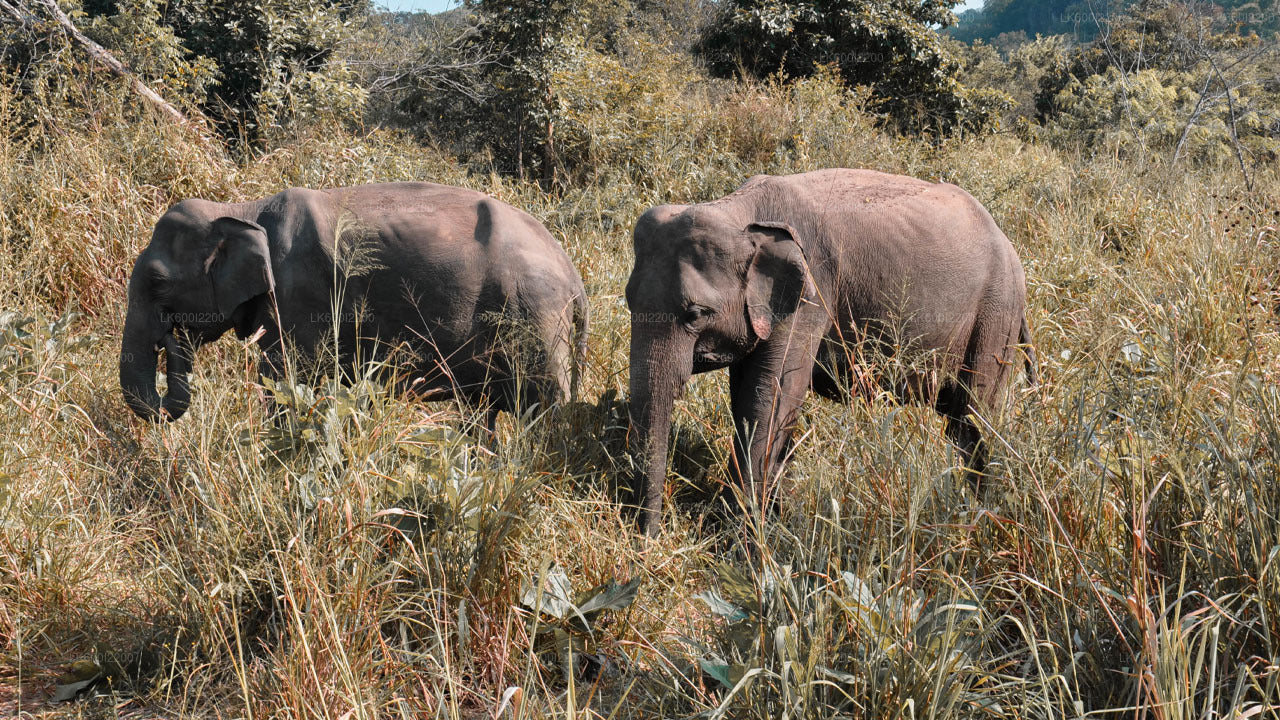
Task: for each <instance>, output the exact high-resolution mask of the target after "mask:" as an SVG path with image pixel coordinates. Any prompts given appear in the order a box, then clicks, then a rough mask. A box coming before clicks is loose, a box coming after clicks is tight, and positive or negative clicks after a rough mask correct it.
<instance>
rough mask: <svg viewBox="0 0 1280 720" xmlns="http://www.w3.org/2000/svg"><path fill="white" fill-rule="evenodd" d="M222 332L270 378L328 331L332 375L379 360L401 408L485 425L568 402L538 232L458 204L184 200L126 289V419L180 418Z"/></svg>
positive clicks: (576, 354)
mask: <svg viewBox="0 0 1280 720" xmlns="http://www.w3.org/2000/svg"><path fill="white" fill-rule="evenodd" d="M228 330H232V331H234V332H235V334H236V336H237V337H239V338H241V339H246V338H249V337H252V336H254V335H255V334H256V335H257V336H258V338H259V339H258V344H259V347H261V348H262V349H263V351H264V352H263V354H262V359H261V361H260V362H259V368H260V370H261V371H262V373H263V374H264V375H266V376H268V377H277V376H279V375H280V373H281V372H282V370H283V363H284V358H285V357H286V356H285V354H284V350H285V349H286V347H288V346H291V347H292V349H296V350H297V351H299V353H298V355H297V357H303V358H307V357H311V358H314V357H316V356H317V353H318V351H319V350H320V349H321V347H322V345H323V347H326V348H327V347H330V346H331V343H332V342H333V339H334V336H335V334H336V336H337V337H336V339H337V344H336V347H337V350H338V352H337V355H338V359H339V361H340V362H343V363H349V362H351V361H352V360H353V359H355V358H360V359H362V360H373V361H382V362H384V363H385V364H386V365H389V366H392V367H395V368H397V370H399V371H400V372H399V373H398V375H397V377H398V382H400V383H401V389H402V390H405V391H407V392H409V393H412V394H413V395H415V396H420V397H423V398H425V399H432V398H445V397H458V398H460V399H464V400H466V401H471V402H476V403H480V404H483V405H484V406H485V407H487V408H488V409H489V410H490V416H489V422H490V427H492V420H493V416H494V414H496V413H497V412H498V411H499V410H502V409H511V408H512V407H513V406H514V404H515V403H516V402H519V401H528V402H535V401H546V402H550V401H555V400H560V399H562V398H564V397H566V396H568V395H570V394H572V393H573V392H575V385H576V381H577V372H578V368H579V367H580V365H581V361H582V355H583V353H584V351H585V345H584V342H585V338H586V330H587V304H586V295H585V293H584V291H583V287H582V280H581V278H580V277H579V276H578V273H577V271H576V270H575V269H574V266H573V264H572V263H571V262H570V260H569V258H568V257H567V256H566V255H565V252H564V249H563V248H562V247H561V246H560V244H559V243H558V242H557V241H556V240H555V238H553V237H552V236H551V234H550V233H549V232H547V230H546V228H544V227H543V226H542V225H541V224H539V223H538V221H537V220H535V219H534V218H532V217H531V216H529V215H528V214H527V213H524V212H522V211H520V210H517V209H516V208H514V207H511V206H510V205H507V204H506V203H503V202H500V201H498V200H495V199H493V198H491V197H489V196H487V195H484V194H483V193H479V192H475V191H472V190H465V189H462V188H455V187H448V186H445V185H436V184H432V183H389V184H380V185H362V186H357V187H347V188H339V189H333V190H309V189H301V188H293V189H289V190H285V191H283V192H281V193H278V194H276V195H273V196H271V197H269V198H265V199H263V200H257V201H254V202H245V203H216V202H208V201H205V200H198V199H193V200H184V201H182V202H180V203H178V204H176V205H174V206H173V207H172V208H170V209H169V210H168V211H167V212H165V214H164V215H163V216H162V217H161V218H160V220H159V222H157V223H156V227H155V231H154V233H153V235H152V237H151V242H150V244H149V245H148V246H147V248H146V249H144V250H143V251H142V254H141V255H140V256H139V257H138V259H137V262H136V264H135V265H134V268H133V273H132V275H131V277H130V279H129V308H128V313H127V316H126V319H125V324H124V332H123V340H122V345H121V353H120V386H121V389H122V390H123V391H124V396H125V400H126V402H127V403H128V405H129V407H130V408H131V409H132V410H133V411H134V412H135V413H137V414H138V415H139V416H141V417H143V418H146V419H150V420H157V419H167V420H174V419H177V418H178V417H180V416H181V415H182V414H183V413H184V412H185V411H186V409H187V406H188V403H189V400H190V389H189V385H188V373H189V372H190V370H191V362H192V355H193V354H194V351H195V349H196V348H198V347H199V346H200V345H202V344H204V343H207V342H210V341H212V340H215V339H217V338H218V337H220V336H221V335H223V334H224V333H225V332H227V331H228ZM282 336H283V337H282ZM516 336H519V338H516ZM513 338H515V339H522V340H523V341H521V342H515V341H513ZM161 349H163V350H164V351H165V355H166V364H167V369H166V373H167V379H168V392H167V394H166V395H165V396H164V398H161V397H160V396H159V394H158V393H157V390H156V367H157V357H158V354H159V351H160V350H161Z"/></svg>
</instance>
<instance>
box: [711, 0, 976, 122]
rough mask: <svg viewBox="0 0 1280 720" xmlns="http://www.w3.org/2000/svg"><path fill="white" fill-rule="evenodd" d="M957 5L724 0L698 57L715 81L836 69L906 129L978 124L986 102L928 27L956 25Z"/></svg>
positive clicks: (915, 0)
mask: <svg viewBox="0 0 1280 720" xmlns="http://www.w3.org/2000/svg"><path fill="white" fill-rule="evenodd" d="M957 2H958V0H729V1H728V2H726V3H725V4H724V6H723V8H722V10H721V12H720V14H719V16H718V17H717V18H716V19H715V20H714V21H713V22H712V23H711V24H710V25H709V26H708V28H707V30H706V31H705V32H704V34H703V36H702V39H701V41H700V42H699V43H698V45H697V47H696V51H697V53H698V54H699V55H700V56H701V57H702V58H703V60H704V61H705V62H706V63H707V65H708V66H709V68H710V69H711V71H712V72H713V73H716V74H718V75H721V76H732V75H734V74H736V73H738V72H740V71H741V72H745V73H746V74H748V75H750V76H753V77H756V78H761V77H765V76H768V75H770V74H772V73H774V72H778V71H781V72H782V73H783V74H785V75H787V76H789V77H806V76H808V75H810V74H812V73H813V72H814V69H815V67H817V66H818V65H826V64H833V65H835V66H836V67H838V68H839V70H840V73H841V75H842V77H843V78H844V79H845V82H847V83H848V84H850V85H865V86H868V87H870V88H871V89H872V92H873V97H874V98H875V99H876V100H878V102H879V105H880V107H881V109H883V110H884V111H886V112H887V114H888V115H889V116H890V117H891V118H892V119H893V120H894V121H896V123H897V124H898V125H899V126H900V127H903V128H914V129H934V130H949V129H952V128H955V127H957V126H960V125H964V124H970V125H975V124H976V125H981V124H984V123H985V121H986V112H985V110H984V107H983V106H984V104H985V103H986V102H987V101H989V100H991V98H986V97H984V96H982V95H980V94H978V93H974V92H973V91H969V90H968V89H966V88H965V87H963V86H962V85H961V84H960V82H959V80H958V76H959V74H960V71H961V67H960V63H959V62H958V61H957V59H956V58H955V57H954V56H953V55H952V54H951V53H950V52H949V51H948V50H947V49H946V47H945V44H944V43H943V41H942V38H940V37H939V36H938V33H937V32H936V31H935V30H934V29H933V28H934V26H942V27H945V26H947V25H950V24H951V23H952V22H954V21H955V16H954V15H953V14H952V13H951V8H952V7H953V6H954V5H955V4H956V3H957Z"/></svg>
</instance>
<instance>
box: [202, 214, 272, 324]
mask: <svg viewBox="0 0 1280 720" xmlns="http://www.w3.org/2000/svg"><path fill="white" fill-rule="evenodd" d="M210 235H211V236H212V238H213V240H214V241H215V243H216V245H215V247H214V250H213V253H212V254H210V255H209V257H207V258H205V261H204V269H205V273H206V274H207V275H208V276H209V279H210V280H211V281H212V282H213V295H214V300H215V301H216V302H217V303H218V312H219V313H221V314H222V316H223V317H224V318H230V317H231V314H232V313H233V312H235V310H236V308H238V307H240V306H241V305H243V304H244V303H246V302H248V301H249V300H252V299H253V298H255V297H258V296H259V295H265V294H266V293H269V292H272V291H273V290H275V277H274V276H273V275H272V274H271V250H270V248H269V247H268V246H267V231H266V230H265V229H264V228H263V227H262V226H261V225H259V224H257V223H254V222H249V221H247V220H240V219H239V218H233V217H221V218H218V219H217V220H214V221H213V226H212V228H211V229H210Z"/></svg>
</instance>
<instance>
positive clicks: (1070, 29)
mask: <svg viewBox="0 0 1280 720" xmlns="http://www.w3.org/2000/svg"><path fill="white" fill-rule="evenodd" d="M1138 4H1140V2H1137V0H1095V1H1087V2H1081V0H987V1H986V2H985V3H984V4H983V5H982V7H981V8H977V9H973V10H967V11H965V12H963V13H961V14H960V16H959V21H958V22H957V23H956V24H955V26H954V27H952V28H950V29H948V32H949V33H950V34H951V35H952V37H955V38H956V39H958V40H962V41H965V42H972V41H974V40H985V41H988V42H993V41H996V40H997V39H998V38H1000V36H1001V35H1007V36H1013V35H1018V34H1021V35H1022V37H1023V38H1027V37H1035V36H1036V35H1070V36H1072V37H1073V38H1074V39H1076V40H1078V41H1081V42H1089V41H1092V40H1094V39H1095V38H1096V37H1097V36H1098V34H1099V33H1100V32H1106V26H1107V25H1108V24H1109V23H1110V22H1111V21H1112V20H1113V19H1115V18H1116V17H1119V16H1120V15H1122V14H1124V13H1125V12H1127V11H1129V10H1130V9H1131V8H1132V7H1134V6H1135V5H1138ZM1196 4H1197V5H1199V6H1200V8H1201V10H1202V12H1203V13H1204V14H1205V15H1206V16H1207V17H1211V18H1213V22H1214V24H1215V26H1216V27H1217V28H1218V29H1219V30H1226V31H1230V32H1237V33H1239V34H1241V35H1247V34H1249V33H1258V34H1260V35H1262V36H1264V37H1267V36H1270V35H1271V33H1274V32H1276V31H1280V5H1278V4H1277V2H1276V0H1215V1H1214V2H1200V1H1199V0H1197V2H1196Z"/></svg>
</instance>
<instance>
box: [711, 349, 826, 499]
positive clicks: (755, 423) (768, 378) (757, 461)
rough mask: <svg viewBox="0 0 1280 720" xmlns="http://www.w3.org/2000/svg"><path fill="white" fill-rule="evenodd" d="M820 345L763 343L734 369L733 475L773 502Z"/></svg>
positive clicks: (731, 377) (731, 374) (754, 493)
mask: <svg viewBox="0 0 1280 720" xmlns="http://www.w3.org/2000/svg"><path fill="white" fill-rule="evenodd" d="M815 350H816V348H815V347H810V343H803V344H801V343H795V342H793V343H790V344H789V345H787V346H783V347H781V348H764V347H762V348H760V349H758V350H757V351H756V352H755V353H753V354H752V355H750V356H748V357H747V358H746V359H745V360H743V362H741V363H739V364H738V365H735V366H733V367H731V368H730V370H729V391H730V396H731V403H732V411H733V424H734V429H735V433H734V447H733V449H734V458H733V467H731V468H730V477H731V479H732V480H734V481H737V482H739V483H741V486H742V487H743V489H744V490H745V491H746V492H748V493H750V495H751V496H752V497H753V498H754V499H755V501H756V502H757V503H758V505H759V506H760V507H761V508H765V507H767V505H768V498H769V497H771V496H772V495H773V491H774V489H775V488H776V484H777V479H778V476H779V475H780V474H781V470H782V467H783V463H784V462H785V460H786V457H787V454H788V452H789V451H790V448H791V432H792V429H793V428H794V427H795V423H796V418H797V415H798V414H799V411H800V406H801V404H802V403H803V402H804V398H805V395H806V394H807V393H808V391H809V385H810V382H811V381H812V378H813V362H814V361H813V358H814V355H813V353H814V351H815Z"/></svg>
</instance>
